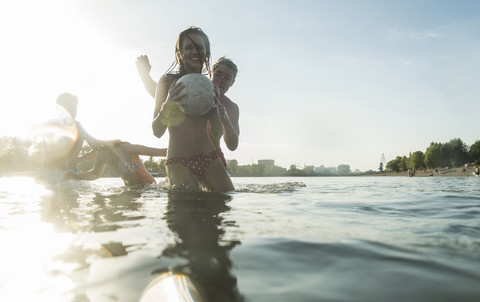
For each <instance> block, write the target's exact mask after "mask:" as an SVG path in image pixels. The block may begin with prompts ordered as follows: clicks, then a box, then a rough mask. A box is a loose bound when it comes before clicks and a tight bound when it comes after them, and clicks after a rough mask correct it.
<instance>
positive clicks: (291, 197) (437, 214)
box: [0, 177, 480, 302]
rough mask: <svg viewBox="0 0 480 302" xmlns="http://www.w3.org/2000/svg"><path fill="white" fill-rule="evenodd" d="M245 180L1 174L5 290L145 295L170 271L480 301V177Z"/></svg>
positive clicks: (242, 291)
mask: <svg viewBox="0 0 480 302" xmlns="http://www.w3.org/2000/svg"><path fill="white" fill-rule="evenodd" d="M159 181H161V179H159ZM233 182H234V184H235V186H236V191H235V192H233V193H229V194H214V193H203V194H186V193H168V192H167V191H166V190H165V189H163V188H162V187H161V186H159V185H155V186H149V187H145V188H137V189H127V188H125V187H123V183H122V181H121V180H120V179H106V178H104V179H100V180H97V181H95V182H78V181H69V182H65V183H58V184H55V187H56V188H55V190H52V189H48V188H45V187H43V186H42V185H40V184H38V183H36V182H35V181H34V180H33V179H31V178H27V177H3V178H0V242H1V248H0V256H1V257H0V267H1V270H0V301H72V302H73V301H139V299H140V297H141V295H142V292H144V290H145V289H146V288H147V286H148V285H149V283H150V282H151V281H152V280H155V278H158V276H162V275H163V274H165V273H167V272H169V273H170V275H173V276H185V278H188V279H189V280H190V281H191V282H192V284H194V285H195V287H196V289H197V290H198V291H199V292H200V293H201V294H202V295H203V296H204V297H205V299H204V301H252V302H258V301H295V302H298V301H480V286H479V285H480V219H479V218H480V178H474V177H424V178H415V177H413V178H407V177H343V178H340V177H337V178H330V177H319V178H233Z"/></svg>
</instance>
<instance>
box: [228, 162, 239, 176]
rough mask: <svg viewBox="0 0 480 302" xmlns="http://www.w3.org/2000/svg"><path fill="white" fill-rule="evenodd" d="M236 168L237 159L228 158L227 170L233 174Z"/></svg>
mask: <svg viewBox="0 0 480 302" xmlns="http://www.w3.org/2000/svg"><path fill="white" fill-rule="evenodd" d="M237 170H238V161H237V160H236V159H232V160H229V161H228V163H227V171H228V173H230V174H231V175H235V174H236V173H237Z"/></svg>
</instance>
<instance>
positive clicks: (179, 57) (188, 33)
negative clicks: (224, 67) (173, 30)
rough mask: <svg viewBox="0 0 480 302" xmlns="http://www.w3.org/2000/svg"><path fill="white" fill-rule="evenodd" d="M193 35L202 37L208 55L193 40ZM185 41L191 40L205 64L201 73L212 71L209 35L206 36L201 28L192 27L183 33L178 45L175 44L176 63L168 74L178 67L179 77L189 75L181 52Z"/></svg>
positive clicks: (179, 37)
mask: <svg viewBox="0 0 480 302" xmlns="http://www.w3.org/2000/svg"><path fill="white" fill-rule="evenodd" d="M191 35H199V36H201V37H202V39H203V41H204V42H205V52H206V53H203V51H202V49H201V48H200V46H199V45H197V44H196V43H195V42H194V41H193V39H192V38H191V37H190V36H191ZM185 39H189V40H190V41H191V42H192V43H193V45H194V46H195V48H196V49H197V52H198V53H199V54H200V58H201V60H202V63H203V64H202V71H201V73H203V74H208V72H209V70H210V56H211V51H210V40H209V39H208V36H207V34H205V33H204V32H203V30H202V29H201V28H200V27H194V26H191V27H189V28H187V29H186V30H184V31H182V32H181V33H180V35H179V36H178V39H177V43H176V44H175V62H174V63H173V64H172V65H171V66H170V68H169V69H168V70H167V72H166V74H168V73H170V72H172V71H173V70H174V69H175V68H176V67H177V66H178V73H179V75H185V74H186V73H187V67H186V65H185V61H184V60H183V58H182V52H181V50H182V46H183V42H184V41H185Z"/></svg>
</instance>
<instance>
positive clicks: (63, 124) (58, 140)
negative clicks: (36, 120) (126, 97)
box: [39, 93, 94, 174]
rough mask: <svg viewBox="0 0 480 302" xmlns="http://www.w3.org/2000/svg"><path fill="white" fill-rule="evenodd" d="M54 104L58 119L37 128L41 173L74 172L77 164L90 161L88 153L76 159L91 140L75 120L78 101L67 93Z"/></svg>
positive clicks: (92, 139)
mask: <svg viewBox="0 0 480 302" xmlns="http://www.w3.org/2000/svg"><path fill="white" fill-rule="evenodd" d="M56 103H57V109H58V112H59V118H58V119H56V120H53V121H50V122H48V123H46V124H43V125H42V126H41V127H39V128H40V139H41V142H42V143H41V147H42V149H43V158H42V162H41V171H42V172H44V173H43V174H45V173H47V174H48V173H50V174H52V173H53V174H55V173H58V172H60V173H63V172H64V171H66V170H75V169H77V164H78V163H79V162H81V161H83V160H88V159H91V158H93V154H91V153H90V154H86V155H85V156H83V157H78V154H79V153H80V151H81V149H82V146H83V144H84V143H85V142H86V141H87V142H88V143H91V142H93V141H94V138H93V137H92V136H90V135H89V134H88V133H87V131H85V129H84V128H83V126H82V125H81V123H80V122H78V121H77V120H76V117H77V105H78V98H77V97H76V96H75V95H72V94H70V93H63V94H60V95H59V96H58V98H57V101H56Z"/></svg>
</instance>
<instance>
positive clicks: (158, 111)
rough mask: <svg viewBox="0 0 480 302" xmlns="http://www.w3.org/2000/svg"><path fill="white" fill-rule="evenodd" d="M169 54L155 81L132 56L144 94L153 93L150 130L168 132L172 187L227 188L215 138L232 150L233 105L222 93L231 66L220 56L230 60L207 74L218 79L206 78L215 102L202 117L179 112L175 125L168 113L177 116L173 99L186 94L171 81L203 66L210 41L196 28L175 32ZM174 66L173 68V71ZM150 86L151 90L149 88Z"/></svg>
mask: <svg viewBox="0 0 480 302" xmlns="http://www.w3.org/2000/svg"><path fill="white" fill-rule="evenodd" d="M175 57H176V61H175V63H174V64H173V65H172V67H171V68H170V69H169V70H168V71H167V72H166V74H165V75H163V76H162V77H161V79H160V80H159V82H158V84H155V82H154V81H153V80H152V79H151V77H150V75H149V72H150V68H151V67H150V64H149V62H148V58H147V57H146V56H140V57H139V58H138V59H137V67H138V70H139V74H140V77H141V78H142V81H143V82H144V84H145V87H146V89H147V91H148V92H149V93H150V95H152V96H155V110H154V121H153V123H152V128H153V132H154V135H155V136H157V137H161V136H163V134H164V133H165V131H166V129H168V131H169V135H170V139H169V147H168V154H167V161H166V163H165V164H166V169H167V178H168V180H169V182H170V185H171V186H172V187H173V188H187V189H194V190H195V189H197V188H198V186H199V184H201V185H202V186H203V187H204V189H206V190H209V191H230V190H233V184H232V182H231V180H230V177H229V176H228V173H227V171H226V169H225V166H226V162H225V159H224V158H223V153H222V152H221V150H220V138H221V136H222V134H223V136H224V139H225V142H226V145H227V147H228V148H229V149H231V150H235V149H236V147H237V145H238V134H239V126H238V106H237V105H236V104H235V103H233V102H232V101H231V100H230V99H228V98H227V97H226V96H225V92H226V91H228V89H229V88H230V86H231V85H233V82H234V80H235V76H236V72H237V71H236V66H235V64H233V62H231V61H230V60H228V59H223V60H224V61H225V62H226V63H225V64H230V63H231V64H230V65H229V67H228V66H223V65H224V64H223V63H218V65H216V68H215V67H214V73H213V74H214V75H213V77H214V79H216V80H217V81H218V82H216V81H213V79H212V81H213V82H214V84H216V89H217V100H216V106H215V107H214V108H212V109H211V110H210V111H209V112H208V113H207V114H205V115H202V116H190V115H185V116H183V117H182V119H181V120H182V121H181V123H180V124H178V120H177V119H175V120H174V119H172V118H170V117H171V116H175V117H176V116H179V115H182V113H181V112H179V108H178V106H174V104H175V103H174V102H178V101H179V100H181V99H182V98H184V97H185V96H186V95H185V94H184V93H181V91H182V88H183V85H182V84H177V83H176V82H177V80H178V79H180V78H181V77H182V76H183V75H185V74H189V73H202V72H203V73H206V72H208V71H209V65H210V64H209V62H210V42H209V40H208V37H207V35H206V34H205V33H204V32H203V31H202V30H201V29H200V28H196V27H191V28H188V29H187V30H185V31H183V32H181V33H180V35H179V37H178V40H177V43H176V47H175ZM229 62H230V63H229ZM232 66H233V67H232ZM176 67H178V69H177V70H176V71H174V69H175V68H176ZM232 68H234V69H235V70H232ZM215 71H217V74H216V75H215ZM153 88H155V93H152V91H153V90H154V89H153ZM172 111H173V112H172ZM231 117H233V121H232V120H231Z"/></svg>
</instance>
